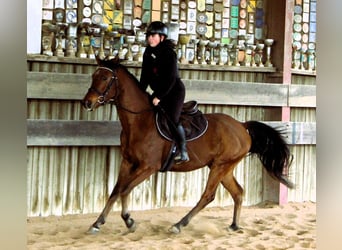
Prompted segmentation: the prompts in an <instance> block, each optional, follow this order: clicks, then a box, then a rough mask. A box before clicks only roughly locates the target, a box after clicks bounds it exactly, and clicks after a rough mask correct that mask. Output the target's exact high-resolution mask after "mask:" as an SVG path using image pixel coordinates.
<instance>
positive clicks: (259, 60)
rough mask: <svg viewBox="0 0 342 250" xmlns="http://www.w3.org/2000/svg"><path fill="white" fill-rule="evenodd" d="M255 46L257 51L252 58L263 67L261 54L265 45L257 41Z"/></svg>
mask: <svg viewBox="0 0 342 250" xmlns="http://www.w3.org/2000/svg"><path fill="white" fill-rule="evenodd" d="M256 46H257V47H256V49H257V51H256V54H255V56H254V58H255V59H256V63H257V65H258V67H264V64H263V63H262V56H263V49H264V47H265V45H264V44H263V43H258V44H257V45H256Z"/></svg>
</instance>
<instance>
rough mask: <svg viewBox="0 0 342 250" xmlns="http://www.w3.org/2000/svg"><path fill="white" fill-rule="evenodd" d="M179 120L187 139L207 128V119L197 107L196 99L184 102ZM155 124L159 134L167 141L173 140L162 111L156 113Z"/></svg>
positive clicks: (192, 138) (196, 135)
mask: <svg viewBox="0 0 342 250" xmlns="http://www.w3.org/2000/svg"><path fill="white" fill-rule="evenodd" d="M184 107H185V108H184ZM179 121H180V123H181V124H182V126H183V128H184V131H185V138H186V140H187V141H192V140H195V139H197V138H199V137H200V136H202V135H203V134H204V133H205V131H206V130H207V128H208V121H207V119H206V117H205V116H204V115H203V113H202V112H201V111H200V110H199V109H198V107H197V102H196V101H189V102H186V103H184V106H183V109H182V114H181V116H180V119H179ZM156 126H157V130H158V132H159V133H160V135H161V136H163V137H164V138H165V139H167V140H169V141H173V138H172V133H171V132H170V129H169V126H168V122H167V119H166V117H165V116H164V115H163V113H160V112H157V113H156Z"/></svg>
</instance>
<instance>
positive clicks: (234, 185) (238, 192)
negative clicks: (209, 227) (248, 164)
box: [221, 172, 243, 231]
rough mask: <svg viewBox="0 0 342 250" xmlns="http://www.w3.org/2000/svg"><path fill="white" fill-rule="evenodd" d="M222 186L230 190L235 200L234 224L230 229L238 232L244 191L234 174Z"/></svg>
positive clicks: (224, 180) (228, 176)
mask: <svg viewBox="0 0 342 250" xmlns="http://www.w3.org/2000/svg"><path fill="white" fill-rule="evenodd" d="M221 183H222V185H223V186H224V187H225V188H226V189H227V190H228V192H229V193H230V195H231V196H232V198H233V200H234V214H233V222H232V224H231V225H230V227H229V228H230V229H232V230H234V231H236V230H238V229H239V219H240V212H241V205H242V198H243V197H242V195H243V189H242V187H241V186H240V184H239V183H238V182H237V181H236V179H235V177H234V176H233V172H229V173H228V174H227V175H226V176H225V177H224V178H223V180H222V181H221Z"/></svg>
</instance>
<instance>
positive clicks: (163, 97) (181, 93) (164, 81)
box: [140, 40, 185, 124]
mask: <svg viewBox="0 0 342 250" xmlns="http://www.w3.org/2000/svg"><path fill="white" fill-rule="evenodd" d="M177 64H178V60H177V54H176V52H175V51H174V44H173V43H172V42H171V41H170V40H165V41H163V42H161V43H159V44H158V45H157V46H156V47H150V46H147V48H146V49H145V52H144V57H143V63H142V71H141V76H140V88H141V89H142V90H144V91H145V90H146V88H147V87H148V86H150V88H151V89H152V90H153V93H152V99H153V98H154V97H157V98H158V99H160V103H159V105H160V106H162V107H163V109H164V110H165V111H166V112H167V114H168V115H169V117H170V118H171V119H172V120H173V121H174V122H175V123H176V124H178V122H179V116H180V114H181V110H182V107H183V103H184V98H185V87H184V84H183V82H182V81H181V79H180V77H179V73H178V65H177Z"/></svg>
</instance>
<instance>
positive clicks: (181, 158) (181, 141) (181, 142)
mask: <svg viewBox="0 0 342 250" xmlns="http://www.w3.org/2000/svg"><path fill="white" fill-rule="evenodd" d="M177 134H178V136H177V144H178V147H179V150H180V155H178V156H176V157H175V160H176V163H177V164H179V163H182V162H187V161H189V155H188V152H187V150H186V139H185V131H184V128H183V126H182V125H181V124H179V125H178V126H177Z"/></svg>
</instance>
